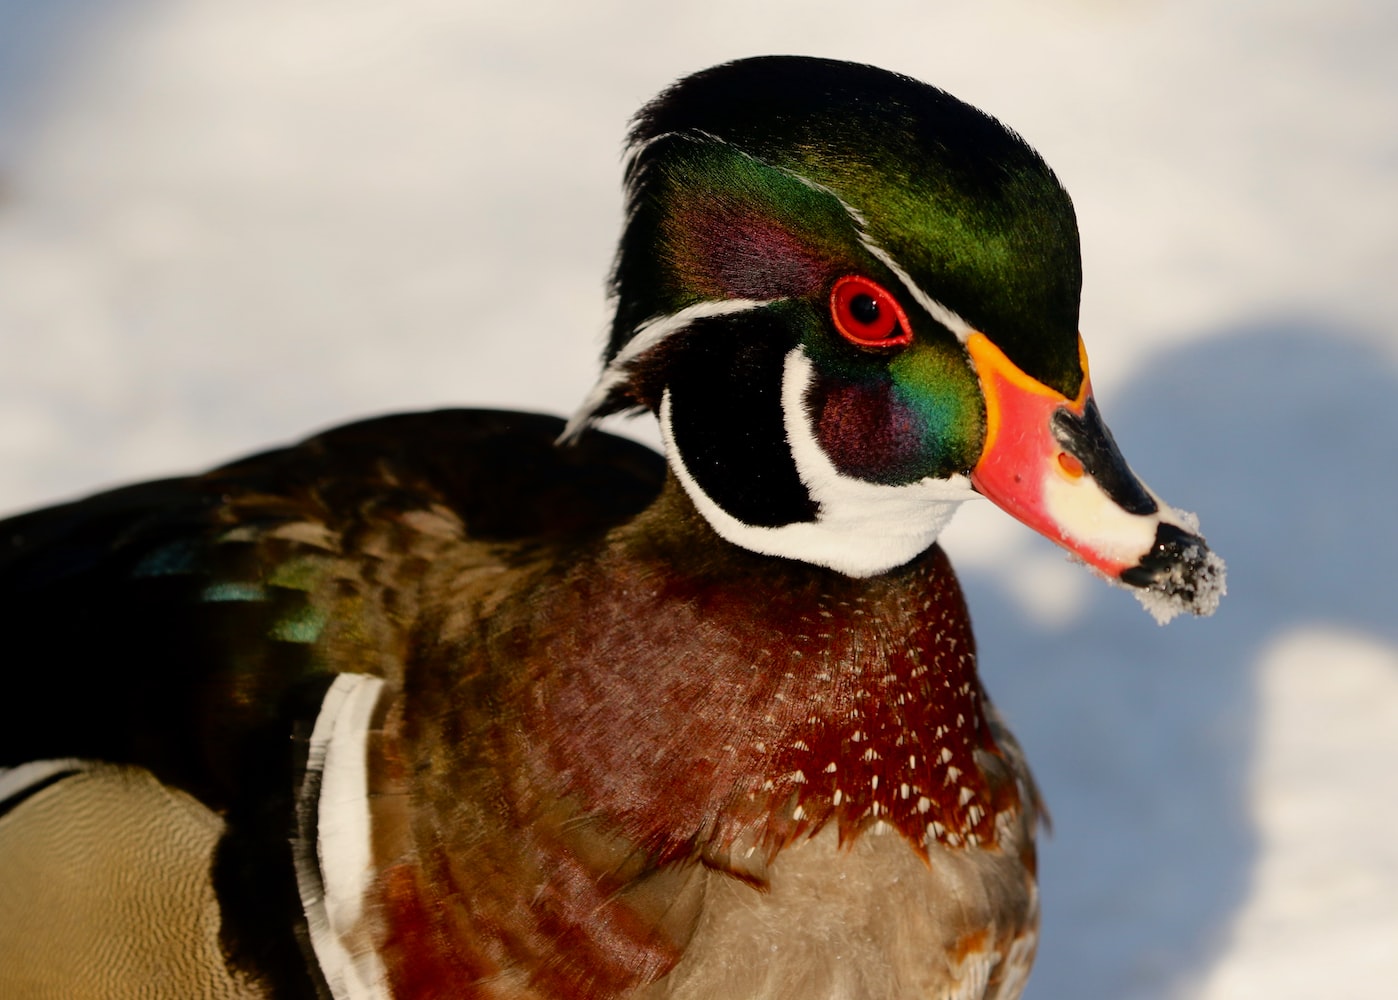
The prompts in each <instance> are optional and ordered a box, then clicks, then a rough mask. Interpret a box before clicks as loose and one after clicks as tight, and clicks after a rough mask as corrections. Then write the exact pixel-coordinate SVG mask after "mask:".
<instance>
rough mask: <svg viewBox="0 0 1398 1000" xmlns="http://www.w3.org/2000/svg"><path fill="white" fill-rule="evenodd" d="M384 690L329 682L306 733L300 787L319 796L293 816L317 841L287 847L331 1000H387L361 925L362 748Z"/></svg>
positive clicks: (365, 683) (364, 869)
mask: <svg viewBox="0 0 1398 1000" xmlns="http://www.w3.org/2000/svg"><path fill="white" fill-rule="evenodd" d="M383 686H384V682H383V681H382V680H380V679H379V678H377V677H371V676H369V675H367V674H340V675H339V676H338V677H336V678H335V680H334V682H333V683H332V684H331V685H330V689H329V690H328V691H327V692H326V694H325V699H324V701H322V702H321V709H320V714H319V715H317V716H316V721H315V726H314V727H313V728H312V730H311V745H310V752H309V754H308V756H307V760H306V781H307V783H308V784H312V785H313V783H314V781H315V780H316V779H319V781H320V789H319V792H320V794H319V795H318V796H316V797H315V798H314V799H313V800H311V801H305V800H302V801H298V803H297V811H298V813H299V812H300V811H301V810H302V809H312V810H314V820H313V824H312V826H313V829H314V831H315V834H316V839H315V843H314V844H310V843H306V842H305V841H303V840H299V839H298V840H297V842H296V843H295V844H294V845H293V848H294V852H295V859H296V885H297V889H298V890H299V892H300V895H301V906H302V908H303V909H304V911H305V913H306V924H307V927H308V928H309V929H310V935H311V946H312V947H313V948H314V949H315V954H316V960H317V961H318V962H319V963H320V968H321V972H322V973H324V975H325V981H326V983H327V984H328V985H329V987H330V992H331V994H332V995H333V996H334V997H335V1000H390V998H389V993H388V985H387V976H386V974H385V972H384V968H383V964H382V963H381V962H380V961H379V957H378V954H377V953H376V952H375V951H374V950H373V946H372V943H371V941H370V938H369V936H368V928H367V927H366V926H365V924H364V922H363V921H362V920H361V917H362V916H363V908H364V894H365V893H366V892H367V891H368V888H369V884H370V882H371V881H372V877H373V869H372V867H371V854H370V824H369V774H368V765H369V761H368V747H367V741H368V736H369V726H370V724H371V722H372V720H373V714H374V707H375V705H377V704H378V700H379V695H380V693H381V692H382V690H383ZM303 794H304V792H303ZM299 819H300V817H298V820H299Z"/></svg>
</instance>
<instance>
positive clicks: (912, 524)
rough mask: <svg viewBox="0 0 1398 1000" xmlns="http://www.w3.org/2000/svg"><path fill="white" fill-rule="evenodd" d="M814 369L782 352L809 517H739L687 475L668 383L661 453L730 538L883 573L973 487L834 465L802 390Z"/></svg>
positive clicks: (841, 567) (957, 479)
mask: <svg viewBox="0 0 1398 1000" xmlns="http://www.w3.org/2000/svg"><path fill="white" fill-rule="evenodd" d="M814 374H815V369H814V367H813V366H812V364H811V361H810V358H808V357H807V356H806V352H805V351H804V350H803V349H802V348H800V347H796V348H794V349H793V350H792V351H791V352H790V353H789V354H787V356H786V361H785V364H784V366H783V370H782V415H783V424H784V428H785V431H786V440H787V444H788V446H789V447H790V448H791V457H792V458H793V459H794V460H795V462H796V472H797V475H799V476H800V477H801V482H802V483H803V484H805V486H806V489H807V490H808V491H809V492H810V495H811V499H812V500H814V501H815V503H816V506H817V508H818V513H817V515H816V519H815V520H814V521H804V522H796V523H793V524H783V525H779V526H777V527H765V526H757V525H751V524H745V523H743V522H742V521H739V520H738V519H737V518H736V517H734V516H733V515H732V514H729V513H728V512H727V511H726V510H724V509H723V508H722V507H720V506H719V505H718V504H717V503H715V502H714V501H713V500H712V499H711V498H710V497H709V496H708V494H706V493H705V492H704V490H703V488H702V487H700V486H699V484H698V483H697V482H696V481H695V479H694V477H693V476H692V475H690V472H689V470H688V469H687V468H685V464H684V457H683V456H682V455H681V454H680V453H679V449H677V448H676V447H675V441H674V432H673V428H672V426H671V421H670V393H669V390H666V392H665V395H664V396H663V397H662V398H661V401H660V435H661V438H662V439H663V440H664V442H665V454H666V456H667V457H668V458H669V460H670V466H671V468H673V469H674V470H675V476H676V478H678V479H679V481H680V484H681V485H682V486H683V487H684V489H685V492H686V493H688V494H689V498H690V500H691V501H693V503H694V506H695V507H696V508H698V510H699V513H701V514H702V515H704V519H705V520H707V521H708V522H709V524H710V525H712V526H713V529H714V530H715V531H717V532H718V533H719V535H720V536H722V537H723V538H725V539H727V540H728V541H730V542H732V543H733V544H734V545H739V546H741V547H743V548H745V549H749V550H751V551H753V552H760V553H762V554H763V555H769V556H780V557H783V558H786V559H798V560H800V561H802V562H807V563H813V564H815V565H817V566H827V567H829V568H830V569H833V570H836V571H838V572H840V573H844V574H845V575H846V576H853V577H866V576H876V575H878V574H879V573H886V572H887V571H889V570H891V569H893V568H895V567H897V566H901V565H903V564H904V563H906V562H907V561H908V560H910V559H912V558H913V557H914V556H916V555H918V554H919V553H921V552H923V551H925V550H926V549H927V548H928V547H929V546H930V545H931V544H932V543H933V542H934V541H936V539H937V535H938V534H940V533H941V530H942V528H943V527H945V526H946V523H947V522H948V521H949V520H950V519H951V516H952V514H954V513H955V512H956V508H957V507H958V506H960V505H961V503H962V502H964V501H966V500H969V499H970V498H971V497H973V496H975V495H976V494H975V492H974V491H973V490H972V489H971V481H970V480H969V479H968V478H967V477H965V476H961V475H957V476H953V477H952V478H950V479H930V478H929V479H920V480H918V481H917V482H915V483H909V484H907V485H906V486H885V485H883V484H880V483H871V482H869V481H867V480H864V479H857V478H855V477H853V476H847V475H845V474H844V473H842V472H840V471H839V470H838V469H836V468H835V466H834V465H833V464H832V463H831V461H830V458H829V457H828V456H827V455H826V454H825V452H824V450H823V449H822V448H821V447H820V443H819V442H818V441H817V440H816V436H815V430H814V428H813V427H812V426H811V418H810V415H809V414H808V413H807V411H806V392H807V390H808V389H809V388H810V385H811V381H812V379H813V377H814Z"/></svg>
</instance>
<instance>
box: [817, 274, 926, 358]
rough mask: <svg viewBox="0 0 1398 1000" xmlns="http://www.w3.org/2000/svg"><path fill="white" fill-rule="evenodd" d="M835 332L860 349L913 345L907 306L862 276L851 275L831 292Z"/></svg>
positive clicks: (831, 315) (831, 310)
mask: <svg viewBox="0 0 1398 1000" xmlns="http://www.w3.org/2000/svg"><path fill="white" fill-rule="evenodd" d="M830 317H831V319H833V320H834V321H835V329H836V330H838V331H840V336H842V337H844V338H845V339H846V340H848V341H849V342H850V343H851V344H858V345H859V346H860V347H902V346H903V345H904V344H908V343H911V342H912V339H913V335H912V328H911V327H910V326H909V325H908V317H907V315H906V314H904V312H903V307H902V306H900V305H899V304H898V300H897V299H895V298H894V297H893V295H892V293H891V292H889V291H888V289H886V288H884V287H883V286H882V285H880V284H879V283H878V282H876V281H871V280H870V279H868V278H866V277H864V276H863V275H859V274H848V275H845V277H843V278H841V279H840V280H839V281H837V282H835V285H834V287H832V288H831V289H830Z"/></svg>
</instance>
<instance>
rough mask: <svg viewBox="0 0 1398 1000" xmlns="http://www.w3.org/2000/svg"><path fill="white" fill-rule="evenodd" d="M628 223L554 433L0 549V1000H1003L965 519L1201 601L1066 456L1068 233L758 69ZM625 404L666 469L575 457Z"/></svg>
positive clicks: (1091, 472) (393, 453) (375, 464)
mask: <svg viewBox="0 0 1398 1000" xmlns="http://www.w3.org/2000/svg"><path fill="white" fill-rule="evenodd" d="M745 94H746V95H758V96H757V97H755V98H752V99H748V100H743V99H740V98H742V97H743V95H745ZM832 125H835V126H839V128H840V129H841V130H842V131H835V132H832V130H831V126H832ZM628 191H629V196H630V211H629V213H628V221H627V227H626V231H625V233H624V235H623V240H622V249H621V252H620V254H619V257H618V263H617V268H616V272H615V275H614V282H613V283H614V288H615V290H616V293H617V297H618V309H617V321H616V324H615V326H614V328H613V334H612V338H611V342H610V344H609V346H608V348H607V353H606V357H605V359H604V360H605V367H604V370H603V374H602V377H601V380H600V381H599V383H598V387H597V389H596V391H595V392H594V393H593V395H592V396H591V397H590V398H589V400H588V401H587V402H586V403H585V404H584V407H583V409H582V411H581V412H580V413H579V415H578V416H577V417H575V418H574V420H573V421H572V422H571V423H569V424H568V425H566V426H565V425H564V424H563V422H562V421H559V420H556V419H554V418H551V417H542V416H536V415H529V414H512V413H500V412H491V411H443V412H438V413H431V414H417V415H403V416H397V417H388V418H381V419H379V420H373V421H368V422H365V423H361V424H354V425H349V426H347V427H343V428H339V429H337V430H333V431H330V432H327V433H325V434H322V435H319V436H318V437H315V438H311V439H310V440H308V441H306V442H304V443H302V444H300V445H297V446H294V447H291V448H287V449H284V450H281V451H276V452H269V453H266V454H264V455H260V456H256V457H254V458H251V459H248V460H245V461H243V462H239V463H235V464H234V465H231V466H228V467H225V468H223V469H218V470H215V471H213V472H211V473H207V474H205V475H203V476H200V477H195V478H192V479H188V480H170V481H165V482H160V483H151V484H146V485H144V486H136V487H130V488H127V489H125V490H118V491H115V492H112V493H108V494H103V495H100V496H97V497H93V498H90V499H88V500H84V501H79V502H77V503H74V504H69V505H66V506H63V507H56V508H51V509H49V510H44V511H38V512H35V513H32V514H27V515H23V516H21V517H18V518H15V519H12V520H10V521H7V522H3V523H0V615H3V616H4V618H5V620H6V627H7V630H8V632H9V634H10V635H11V636H12V637H14V639H13V641H14V642H15V643H16V646H15V648H17V649H18V651H19V652H18V653H17V655H16V656H15V657H14V658H13V659H12V660H11V661H10V662H11V663H12V664H13V665H14V666H13V667H12V668H10V669H9V670H7V675H8V676H7V679H6V683H7V687H8V689H9V691H10V692H11V698H12V703H13V704H16V705H22V706H24V707H25V708H24V716H25V717H24V719H23V721H22V722H21V723H20V724H18V725H14V726H10V727H6V728H5V729H3V731H0V768H8V770H6V771H3V772H0V809H3V810H4V811H3V812H0V931H3V933H0V941H2V942H5V943H0V992H3V993H4V994H5V995H6V996H11V995H13V996H22V997H40V996H64V997H82V996H103V997H123V996H170V997H191V996H208V997H329V998H333V1000H345V998H355V1000H358V998H380V997H395V998H399V1000H419V998H428V997H447V996H450V997H482V998H491V1000H497V998H498V1000H513V998H521V1000H524V998H565V997H566V998H573V997H577V998H598V1000H600V998H621V997H634V998H676V1000H678V998H703V997H733V998H753V1000H757V998H771V1000H777V998H786V997H793V998H794V997H831V998H836V997H840V998H846V997H848V998H868V1000H878V998H884V997H887V998H893V997H907V996H928V997H938V998H947V1000H952V998H965V1000H973V998H995V1000H1010V998H1013V997H1016V996H1018V995H1019V993H1020V991H1021V990H1022V988H1023V985H1024V982H1025V979H1026V977H1027V975H1028V970H1029V966H1030V963H1031V961H1032V957H1033V952H1034V947H1035V940H1036V928H1037V919H1038V898H1037V890H1036V888H1035V883H1034V841H1033V837H1034V830H1035V827H1036V824H1037V821H1038V816H1039V809H1040V807H1039V804H1038V797H1037V794H1036V792H1035V790H1034V787H1033V783H1032V780H1031V778H1030V776H1029V771H1028V768H1027V766H1026V765H1025V763H1024V760H1023V757H1022V754H1021V753H1020V751H1019V748H1018V746H1017V745H1016V744H1015V742H1014V740H1013V738H1012V737H1011V736H1010V734H1009V733H1008V731H1007V730H1006V729H1005V727H1004V726H1003V724H1002V723H1001V721H1000V720H999V718H998V717H997V715H996V714H995V712H994V709H993V708H992V707H991V705H990V703H989V701H988V700H987V698H986V695H985V693H984V691H983V690H982V688H981V685H980V681H979V679H978V677H977V673H976V660H975V648H974V641H973V638H972V633H971V629H970V622H969V616H968V614H967V611H966V607H965V603H964V601H963V598H962V595H961V592H960V589H959V586H958V585H957V582H956V578H955V575H954V574H953V572H952V570H951V567H950V566H949V564H948V562H947V560H946V557H945V556H944V555H943V553H942V552H941V550H940V549H939V548H938V547H937V546H936V544H935V538H936V534H937V531H938V530H939V529H940V527H941V525H942V524H944V523H945V521H946V518H947V517H949V516H950V513H951V511H952V510H954V509H955V506H956V505H957V504H958V503H959V502H961V501H962V500H963V499H965V498H966V497H968V496H970V495H972V490H973V488H974V489H975V490H978V491H980V492H982V493H985V494H986V495H989V496H991V498H992V499H994V500H996V502H997V503H1000V504H1001V506H1004V507H1006V509H1007V510H1009V511H1010V512H1011V513H1013V514H1015V515H1016V516H1017V517H1019V518H1020V519H1021V520H1024V521H1026V522H1027V523H1029V524H1031V525H1032V526H1034V527H1036V528H1038V529H1039V530H1041V531H1044V532H1045V533H1046V534H1049V535H1050V536H1051V537H1054V538H1055V539H1056V540H1057V541H1059V542H1060V543H1062V544H1064V545H1065V547H1067V548H1069V549H1070V550H1072V551H1073V552H1074V553H1075V554H1077V555H1079V556H1080V557H1081V558H1083V559H1084V560H1086V561H1087V562H1089V564H1090V565H1092V566H1093V567H1094V568H1095V569H1096V570H1097V571H1098V572H1101V573H1103V574H1105V575H1110V576H1114V577H1116V578H1118V579H1119V580H1120V581H1121V582H1124V583H1126V584H1129V585H1131V586H1133V587H1137V588H1141V589H1144V590H1147V591H1150V592H1152V593H1154V594H1155V596H1156V598H1157V599H1158V600H1160V601H1164V602H1167V603H1169V604H1170V605H1171V606H1172V607H1174V608H1176V609H1177V610H1178V609H1182V610H1192V611H1196V612H1202V613H1207V612H1208V611H1210V610H1212V604H1213V603H1216V601H1217V597H1218V595H1219V593H1221V587H1222V576H1221V573H1222V567H1221V564H1218V563H1216V561H1215V560H1214V558H1213V557H1212V556H1211V554H1209V553H1208V550H1207V548H1206V547H1205V546H1204V543H1203V540H1202V538H1199V537H1198V536H1197V535H1196V534H1194V533H1193V532H1192V529H1190V527H1189V525H1188V524H1187V523H1186V521H1187V519H1186V518H1183V517H1182V516H1181V515H1178V514H1177V513H1176V512H1174V511H1172V510H1171V509H1170V508H1168V507H1166V506H1165V505H1164V504H1163V503H1161V502H1159V501H1158V499H1157V498H1155V496H1154V494H1151V493H1149V491H1148V490H1146V489H1145V488H1144V487H1143V486H1141V485H1140V483H1139V481H1138V480H1136V479H1135V477H1134V475H1133V474H1131V473H1130V471H1129V469H1127V468H1126V466H1125V464H1124V461H1122V460H1121V458H1120V455H1119V452H1117V450H1116V447H1115V444H1114V443H1113V442H1112V441H1111V438H1110V435H1109V434H1107V432H1106V430H1105V427H1104V426H1103V425H1102V424H1101V421H1100V417H1099V416H1098V415H1097V411H1096V409H1095V403H1094V402H1093V401H1092V398H1091V392H1090V386H1089V383H1088V379H1087V374H1086V364H1085V355H1084V354H1083V353H1082V349H1081V346H1080V340H1079V339H1078V337H1077V334H1076V302H1077V288H1078V282H1079V275H1078V271H1077V267H1078V265H1077V245H1076V230H1075V227H1074V226H1073V224H1072V217H1071V207H1070V205H1069V204H1068V202H1067V199H1066V195H1063V194H1062V191H1061V188H1059V187H1058V185H1057V182H1056V180H1054V179H1053V178H1052V175H1051V174H1050V173H1049V172H1048V171H1047V168H1046V167H1044V166H1043V165H1042V163H1041V161H1039V160H1038V158H1037V156H1036V155H1035V154H1033V153H1032V151H1030V150H1028V147H1026V146H1024V145H1023V144H1022V143H1021V142H1020V141H1019V140H1018V139H1017V138H1015V137H1014V136H1012V135H1011V134H1010V133H1008V132H1006V131H1004V130H1003V129H1002V128H1001V127H1000V126H999V125H998V123H994V122H993V120H992V119H989V118H986V117H985V116H983V115H981V114H980V113H979V112H976V111H974V109H969V108H967V107H966V106H965V105H961V104H959V102H955V100H954V99H952V98H950V97H948V96H947V95H944V94H942V93H941V92H940V91H935V90H933V89H932V88H929V87H926V86H925V85H922V84H918V83H915V82H914V81H910V80H907V79H906V78H902V77H895V76H893V75H892V74H887V73H883V72H882V71H879V70H874V69H872V68H870V67H861V66H853V65H851V64H845V63H834V62H830V61H824V60H806V59H795V58H790V59H781V58H776V59H759V60H748V61H744V62H740V63H735V64H730V65H729V66H726V67H719V68H717V69H715V70H711V71H708V72H706V73H703V74H698V75H696V76H695V77H691V78H689V79H688V80H686V81H682V82H681V83H680V84H678V85H676V87H675V88H673V89H672V90H671V91H669V92H667V93H666V94H664V95H662V96H661V98H659V99H658V100H657V101H656V102H654V103H653V104H652V105H651V106H649V107H648V108H647V109H646V110H645V111H644V112H642V115H641V116H640V117H639V118H638V122H637V126H636V129H635V131H634V132H633V135H632V158H631V160H630V164H629V168H628ZM928 288H932V289H934V290H935V293H936V294H935V295H934V294H932V293H930V292H929V291H928V290H927V289H928ZM992 291H993V292H996V293H998V294H991V292H992ZM985 331H991V332H994V334H995V336H994V337H992V336H990V334H989V333H987V332H985ZM630 408H644V409H649V410H650V411H652V412H653V413H655V414H656V416H657V417H658V418H659V420H660V423H661V430H662V437H663V439H664V441H665V456H664V457H663V458H662V457H661V456H659V455H657V454H655V453H654V452H651V451H650V450H649V449H646V448H644V447H642V446H640V445H636V444H634V443H631V442H627V441H625V440H623V439H620V438H616V437H613V436H611V435H608V434H604V433H602V432H600V431H598V430H596V429H593V428H591V427H590V425H591V424H592V423H593V422H594V421H595V420H596V419H597V418H599V417H600V416H603V415H605V414H607V413H610V412H614V411H616V410H621V409H630ZM1045 470H1047V471H1045ZM1102 524H1106V525H1107V528H1106V529H1104V530H1097V526H1100V525H1102ZM75 859H77V860H76V861H75ZM104 859H105V860H104ZM75 864H76V865H77V867H75ZM63 871H67V872H69V873H70V874H69V876H65V877H64V878H66V881H64V878H59V875H58V874H57V873H60V872H63ZM73 872H78V873H79V874H78V875H73V874H72V873H73ZM55 879H58V880H59V881H58V882H56V881H55ZM59 882H62V888H61V891H59V890H58V889H56V888H55V886H57V885H58V884H59ZM153 900H154V901H153ZM36 914H43V916H36ZM176 956H177V957H178V961H176V960H175V957H176ZM153 969H160V970H163V971H161V972H160V973H159V975H158V976H157V975H156V974H155V973H153V972H152V970H153Z"/></svg>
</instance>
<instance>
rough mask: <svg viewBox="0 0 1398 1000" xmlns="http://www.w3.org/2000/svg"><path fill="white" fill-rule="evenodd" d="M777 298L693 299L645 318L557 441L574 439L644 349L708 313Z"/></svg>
mask: <svg viewBox="0 0 1398 1000" xmlns="http://www.w3.org/2000/svg"><path fill="white" fill-rule="evenodd" d="M776 301H779V300H777V299H718V300H712V301H708V302H696V303H695V304H694V305H692V306H686V307H685V308H683V309H681V310H680V311H679V312H676V313H671V314H670V315H668V316H657V317H655V318H653V319H649V320H647V321H646V322H645V323H643V324H642V325H641V326H639V327H637V328H636V332H635V334H633V335H632V337H631V339H630V340H628V341H627V342H626V345H625V346H624V347H622V349H621V350H620V351H618V352H617V355H616V357H614V358H612V360H611V362H610V363H609V364H608V365H607V367H606V368H605V369H603V371H602V376H601V378H599V379H598V380H597V384H596V385H595V386H593V387H592V391H591V392H590V393H588V396H587V398H586V399H585V400H583V403H582V406H580V407H578V410H577V412H576V413H574V414H573V416H572V418H571V419H569V421H568V426H567V427H565V428H564V429H563V433H562V434H561V435H559V438H558V440H559V443H560V444H566V443H568V442H570V441H573V440H575V439H576V438H577V436H578V435H579V434H581V433H582V431H583V428H585V427H586V426H587V425H588V424H590V423H591V422H592V420H593V417H594V414H596V412H597V411H598V409H600V408H601V407H602V405H603V404H604V403H606V401H607V397H608V396H609V395H611V392H612V390H613V389H615V388H616V387H617V386H618V385H620V384H621V383H622V382H625V381H626V378H627V376H628V372H627V369H628V368H629V367H630V366H631V365H632V364H633V363H634V362H635V361H636V359H637V358H639V357H641V356H642V355H643V354H645V353H646V352H647V351H650V350H651V349H653V348H654V347H655V346H656V345H657V344H659V343H660V342H661V341H663V340H665V339H666V338H668V337H672V336H674V335H675V334H677V333H679V332H680V331H682V330H684V329H687V328H688V327H689V325H690V324H691V323H693V322H694V321H695V320H700V319H707V318H708V317H711V316H729V315H732V314H734V313H741V312H751V311H752V310H754V309H760V308H762V307H763V306H765V305H769V304H771V303H772V302H776Z"/></svg>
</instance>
